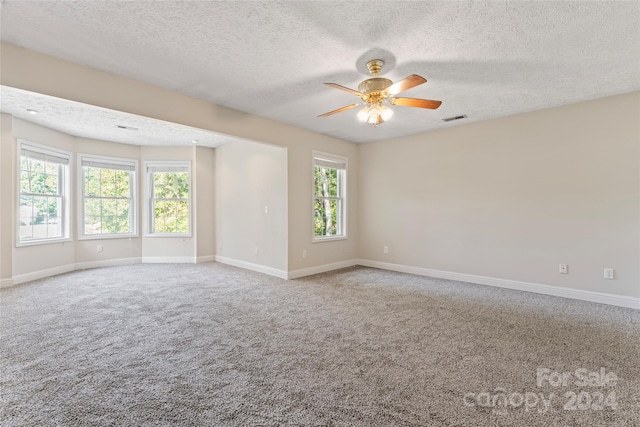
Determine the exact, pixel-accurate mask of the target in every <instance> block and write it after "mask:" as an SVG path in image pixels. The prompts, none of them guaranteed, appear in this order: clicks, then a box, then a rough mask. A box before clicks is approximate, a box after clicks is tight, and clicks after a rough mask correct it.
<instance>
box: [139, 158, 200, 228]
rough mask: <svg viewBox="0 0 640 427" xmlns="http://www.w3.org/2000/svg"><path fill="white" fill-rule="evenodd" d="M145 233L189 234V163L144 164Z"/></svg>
mask: <svg viewBox="0 0 640 427" xmlns="http://www.w3.org/2000/svg"><path fill="white" fill-rule="evenodd" d="M145 166H146V171H147V194H148V206H149V208H148V227H147V229H148V233H149V235H151V236H176V237H178V236H181V237H182V236H190V235H191V197H190V194H191V163H190V162H184V161H182V162H179V161H176V162H146V163H145Z"/></svg>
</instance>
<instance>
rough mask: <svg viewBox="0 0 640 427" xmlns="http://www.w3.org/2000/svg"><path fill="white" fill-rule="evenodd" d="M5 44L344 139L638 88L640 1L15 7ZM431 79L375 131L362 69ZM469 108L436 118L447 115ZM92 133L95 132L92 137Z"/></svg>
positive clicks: (9, 10) (8, 9)
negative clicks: (365, 117)
mask: <svg viewBox="0 0 640 427" xmlns="http://www.w3.org/2000/svg"><path fill="white" fill-rule="evenodd" d="M1 24H2V25H1V29H0V37H1V38H2V40H3V41H6V42H9V43H13V44H16V45H18V46H22V47H25V48H27V49H31V50H35V51H39V52H43V53H46V54H49V55H52V56H56V57H59V58H62V59H65V60H68V61H71V62H75V63H79V64H83V65H86V66H89V67H93V68H96V69H99V70H103V71H107V72H111V73H114V74H119V75H123V76H126V77H130V78H133V79H137V80H140V81H144V82H147V83H151V84H154V85H157V86H160V87H164V88H167V89H171V90H175V91H178V92H182V93H185V94H188V95H190V96H193V97H196V98H201V99H205V100H208V101H211V102H213V103H215V104H219V105H223V106H226V107H231V108H234V109H237V110H241V111H244V112H248V113H252V114H256V115H259V116H264V117H268V118H271V119H274V120H278V121H281V122H285V123H289V124H292V125H295V126H299V127H302V128H306V129H309V130H312V131H315V132H319V133H322V134H326V135H331V136H334V137H337V138H340V139H344V140H347V141H352V142H358V143H361V142H369V141H375V140H380V139H387V138H392V137H397V136H402V135H409V134H415V133H419V132H425V131H429V130H434V129H439V128H445V127H450V126H456V125H458V124H462V123H469V122H472V121H478V120H486V119H490V118H495V117H501V116H506V115H511V114H516V113H521V112H526V111H533V110H537V109H542V108H548V107H553V106H558V105H564V104H570V103H575V102H581V101H585V100H590V99H597V98H601V97H605V96H609V95H614V94H619V93H626V92H631V91H635V90H640V2H637V1H626V2H623V1H614V2H605V1H598V2H595V1H594V2H587V1H531V2H527V1H491V2H481V1H456V2H443V1H417V2H416V1H411V2H405V1H389V2H386V1H366V2H356V1H340V2H331V1H264V2H244V1H223V2H218V1H185V2H177V1H160V2H148V1H135V2H113V1H80V2H75V1H43V2H41V1H11V0H5V1H3V3H2V9H1ZM374 58H380V59H383V60H385V61H386V63H387V64H386V65H385V67H384V69H383V70H382V74H383V75H384V77H386V78H389V79H391V80H393V81H398V80H400V79H402V78H404V77H406V76H408V75H409V74H414V73H415V74H419V75H422V76H424V77H425V78H427V80H428V83H426V84H424V85H421V86H418V87H416V88H413V89H410V90H408V91H407V92H404V93H403V94H402V96H407V97H414V98H428V99H437V100H442V102H443V103H442V106H441V107H440V109H438V110H435V111H432V110H424V109H417V108H410V107H402V106H396V107H394V111H395V115H394V117H393V118H392V119H391V120H389V121H388V122H386V123H384V124H382V125H380V126H378V127H376V128H373V127H372V126H371V125H366V124H363V123H360V122H358V121H357V119H356V113H357V111H358V110H357V109H354V110H349V111H346V112H343V113H340V114H337V115H334V116H330V117H327V118H317V117H316V116H317V115H318V114H321V113H325V112H327V111H330V110H333V109H336V108H338V107H342V106H344V105H348V104H352V103H354V102H359V98H357V97H355V96H353V95H350V94H348V93H345V92H342V91H338V90H336V89H333V88H329V87H326V86H324V85H323V84H322V83H323V82H335V83H338V84H341V85H344V86H347V87H350V88H357V85H358V83H359V82H360V81H361V80H363V79H365V78H367V77H368V76H367V74H366V67H365V63H366V62H367V61H368V60H370V59H374ZM462 114H466V115H467V116H468V118H467V119H464V120H460V121H456V122H449V123H445V122H443V121H442V119H443V118H447V117H451V116H457V115H462ZM94 137H99V135H95V136H94Z"/></svg>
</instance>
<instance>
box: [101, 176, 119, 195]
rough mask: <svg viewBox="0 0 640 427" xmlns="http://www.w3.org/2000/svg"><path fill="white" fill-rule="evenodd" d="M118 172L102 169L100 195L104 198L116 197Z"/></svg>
mask: <svg viewBox="0 0 640 427" xmlns="http://www.w3.org/2000/svg"><path fill="white" fill-rule="evenodd" d="M115 172H116V171H114V170H113V169H100V195H101V196H102V197H115V196H116V174H115Z"/></svg>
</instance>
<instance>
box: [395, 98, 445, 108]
mask: <svg viewBox="0 0 640 427" xmlns="http://www.w3.org/2000/svg"><path fill="white" fill-rule="evenodd" d="M389 101H390V102H391V103H392V104H393V105H406V106H407V107H418V108H429V109H431V110H435V109H436V108H438V107H439V106H440V104H442V101H433V100H431V99H417V98H391V99H390V100H389Z"/></svg>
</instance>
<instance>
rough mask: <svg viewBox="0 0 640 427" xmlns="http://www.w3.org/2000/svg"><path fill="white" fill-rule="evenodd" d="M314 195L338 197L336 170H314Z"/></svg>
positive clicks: (321, 168) (319, 168)
mask: <svg viewBox="0 0 640 427" xmlns="http://www.w3.org/2000/svg"><path fill="white" fill-rule="evenodd" d="M314 181H315V194H316V196H319V197H338V189H339V186H338V170H337V169H331V168H325V167H318V166H316V167H315V169H314Z"/></svg>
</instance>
